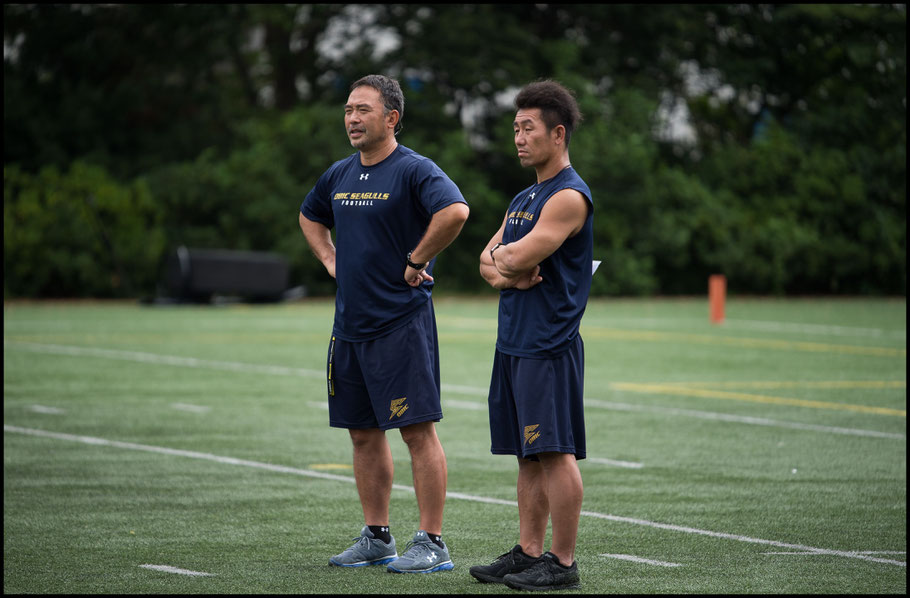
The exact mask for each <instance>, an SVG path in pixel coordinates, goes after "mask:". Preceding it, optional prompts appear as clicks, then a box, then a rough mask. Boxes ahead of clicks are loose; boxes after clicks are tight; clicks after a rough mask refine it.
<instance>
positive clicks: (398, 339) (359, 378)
mask: <svg viewBox="0 0 910 598" xmlns="http://www.w3.org/2000/svg"><path fill="white" fill-rule="evenodd" d="M327 361H328V363H327V378H328V393H329V425H330V426H332V427H335V428H348V429H351V428H380V429H382V430H388V429H391V428H401V427H403V426H409V425H411V424H417V423H421V422H426V421H439V420H440V419H442V405H441V401H440V391H439V345H438V339H437V334H436V315H435V313H434V311H433V302H432V300H429V301H427V303H426V304H425V305H424V306H423V307H421V308H420V310H419V312H418V313H417V314H416V315H415V316H414V318H412V319H411V321H409V322H408V323H407V324H406V325H404V326H402V327H401V328H398V329H396V330H393V331H392V332H390V333H388V334H386V335H384V336H381V337H379V338H377V339H373V340H369V341H362V342H349V341H343V340H341V339H338V338H336V337H335V335H334V334H333V335H332V340H331V342H330V343H329V354H328V360H327Z"/></svg>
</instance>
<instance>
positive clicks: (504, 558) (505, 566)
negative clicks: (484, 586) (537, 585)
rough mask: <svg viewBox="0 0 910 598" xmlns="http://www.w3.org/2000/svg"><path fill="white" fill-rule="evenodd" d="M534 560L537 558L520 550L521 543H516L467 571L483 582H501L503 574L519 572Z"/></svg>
mask: <svg viewBox="0 0 910 598" xmlns="http://www.w3.org/2000/svg"><path fill="white" fill-rule="evenodd" d="M538 558H539V557H538ZM536 562H537V559H535V558H534V557H530V556H528V555H526V554H525V553H524V552H522V550H521V545H519V544H516V545H515V548H513V549H512V550H510V551H509V552H507V553H505V554H502V555H500V556H499V557H498V558H497V559H496V560H495V561H493V562H492V563H491V564H489V565H474V566H473V567H471V568H470V569H468V571H469V572H470V573H471V575H473V576H474V579H476V580H478V581H482V582H483V583H502V578H503V577H504V576H506V575H508V574H509V573H521V572H522V571H524V570H525V569H527V568H528V567H530V566H531V565H533V564H534V563H536Z"/></svg>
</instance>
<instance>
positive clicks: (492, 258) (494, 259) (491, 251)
mask: <svg viewBox="0 0 910 598" xmlns="http://www.w3.org/2000/svg"><path fill="white" fill-rule="evenodd" d="M500 247H502V243H497V244H496V245H493V246H492V247H490V259H491V260H493V261H494V262H495V261H496V258H495V257H494V256H493V252H494V251H496V250H497V249H499V248H500Z"/></svg>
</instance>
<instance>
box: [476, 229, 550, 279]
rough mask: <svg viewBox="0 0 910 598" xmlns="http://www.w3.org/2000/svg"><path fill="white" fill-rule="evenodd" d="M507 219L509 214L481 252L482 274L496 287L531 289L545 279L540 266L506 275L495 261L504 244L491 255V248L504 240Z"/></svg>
mask: <svg viewBox="0 0 910 598" xmlns="http://www.w3.org/2000/svg"><path fill="white" fill-rule="evenodd" d="M506 220H508V215H506V217H505V218H503V220H502V226H500V227H499V230H498V231H496V234H495V235H493V238H492V239H490V241H489V242H488V243H487V246H486V247H484V248H483V251H481V252H480V275H481V276H482V277H483V279H484V280H486V281H487V283H488V284H489V285H490V286H491V287H493V288H494V289H499V290H502V289H509V288H516V289H522V290H524V289H529V288H531V287H533V286H534V285H536V284H537V283H539V282H540V281H541V280H543V279H542V278H541V277H540V266H538V265H535V266H534V267H533V268H531V269H530V270H529V271H527V272H523V273H521V274H519V275H517V276H511V277H506V276H503V275H502V274H501V273H500V272H499V270H498V269H497V268H496V262H495V261H494V256H495V255H498V253H499V251H500V250H501V249H502V247H503V246H500V247H499V248H497V249H496V252H495V253H494V256H491V255H490V250H491V249H492V248H493V247H495V246H496V244H497V243H501V242H502V233H503V231H504V230H505V228H506Z"/></svg>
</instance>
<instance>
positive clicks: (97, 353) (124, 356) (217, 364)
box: [3, 340, 906, 440]
mask: <svg viewBox="0 0 910 598" xmlns="http://www.w3.org/2000/svg"><path fill="white" fill-rule="evenodd" d="M3 346H4V348H6V347H9V348H13V349H21V350H26V351H34V352H36V353H50V354H57V355H74V356H80V357H84V356H89V357H101V358H106V359H120V360H126V361H138V362H142V363H153V364H158V365H171V366H178V367H193V368H203V367H204V368H212V369H219V370H229V371H234V372H247V373H255V374H267V375H283V376H301V377H305V378H316V379H320V380H324V379H325V372H324V371H321V370H308V369H304V368H291V367H284V366H272V365H258V364H252V363H241V362H236V361H216V360H210V359H197V358H195V357H179V356H175V355H158V354H155V353H143V352H139V351H120V350H113V349H98V348H93V347H74V346H67V345H53V344H43V343H26V342H16V341H5V340H4V341H3ZM442 390H444V391H446V392H452V393H458V394H466V395H470V396H482V397H486V396H487V393H488V391H489V389H487V388H480V387H476V386H462V385H457V384H442ZM446 404H450V405H452V406H453V407H459V408H462V409H475V410H481V409H483V408H484V407H483V406H482V405H481V404H480V403H474V404H473V405H472V404H470V403H469V402H464V401H449V400H447V399H444V400H443V405H446ZM585 405H586V406H588V407H600V408H603V409H614V410H618V411H642V412H651V413H660V414H664V415H673V416H683V417H695V418H700V419H708V420H715V421H726V422H730V423H738V424H748V425H757V426H769V427H776V428H789V429H794V430H807V431H813V432H825V433H829V434H846V435H851V436H867V437H873V438H889V439H895V440H903V439H905V438H906V435H905V434H899V433H891V432H879V431H876V430H863V429H856V428H839V427H834V426H821V425H815V424H804V423H799V422H788V421H781V420H774V419H768V418H760V417H746V416H739V415H730V414H726V413H713V412H710V411H697V410H693V409H676V408H671V407H659V406H649V405H631V404H626V403H616V402H611V401H601V400H597V399H585Z"/></svg>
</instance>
